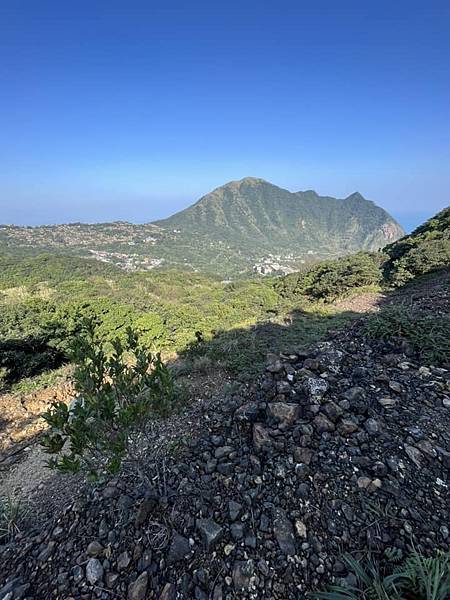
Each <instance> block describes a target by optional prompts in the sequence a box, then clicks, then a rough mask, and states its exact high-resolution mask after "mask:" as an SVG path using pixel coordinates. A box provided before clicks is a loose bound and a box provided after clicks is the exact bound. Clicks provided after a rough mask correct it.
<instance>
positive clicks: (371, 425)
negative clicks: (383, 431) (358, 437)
mask: <svg viewBox="0 0 450 600" xmlns="http://www.w3.org/2000/svg"><path fill="white" fill-rule="evenodd" d="M364 429H365V430H366V431H367V433H368V434H369V435H372V436H374V435H378V434H379V433H380V424H379V423H378V421H377V420H376V419H373V418H372V417H371V418H370V419H367V421H366V422H365V423H364Z"/></svg>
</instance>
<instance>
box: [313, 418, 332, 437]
mask: <svg viewBox="0 0 450 600" xmlns="http://www.w3.org/2000/svg"><path fill="white" fill-rule="evenodd" d="M314 426H315V428H316V430H317V433H324V432H331V431H334V429H335V426H334V423H333V421H330V419H328V418H327V417H326V416H325V415H322V414H319V415H317V417H314Z"/></svg>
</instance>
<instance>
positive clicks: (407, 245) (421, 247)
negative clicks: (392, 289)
mask: <svg viewBox="0 0 450 600" xmlns="http://www.w3.org/2000/svg"><path fill="white" fill-rule="evenodd" d="M384 252H385V253H386V254H387V255H388V257H389V260H388V261H387V262H386V277H387V279H388V281H389V282H390V283H392V284H393V285H396V286H400V285H403V284H404V283H406V282H407V281H409V280H411V279H414V277H417V276H418V275H423V274H424V273H428V272H430V271H434V270H435V269H439V268H441V267H446V266H448V264H450V207H447V208H445V209H444V210H442V211H441V212H440V213H438V214H437V215H435V216H434V217H433V218H431V219H429V220H428V221H426V222H425V223H424V224H423V225H421V226H420V227H418V228H417V229H415V230H414V231H413V232H412V233H411V234H410V235H407V236H405V237H403V238H402V239H400V240H398V241H397V242H395V243H394V244H391V245H389V246H386V247H385V248H384Z"/></svg>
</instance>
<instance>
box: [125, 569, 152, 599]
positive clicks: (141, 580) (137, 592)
mask: <svg viewBox="0 0 450 600" xmlns="http://www.w3.org/2000/svg"><path fill="white" fill-rule="evenodd" d="M147 585H148V573H147V571H144V572H143V573H141V574H140V575H139V577H138V578H137V579H136V581H133V583H130V585H129V586H128V600H144V599H145V597H146V594H147Z"/></svg>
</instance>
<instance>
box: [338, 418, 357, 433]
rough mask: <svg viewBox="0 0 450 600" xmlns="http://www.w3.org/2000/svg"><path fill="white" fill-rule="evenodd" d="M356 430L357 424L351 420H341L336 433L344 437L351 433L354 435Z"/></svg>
mask: <svg viewBox="0 0 450 600" xmlns="http://www.w3.org/2000/svg"><path fill="white" fill-rule="evenodd" d="M358 429H359V427H358V423H355V421H353V419H341V421H340V422H339V424H338V431H339V433H340V434H341V435H344V436H346V435H351V434H352V433H355V431H358Z"/></svg>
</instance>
